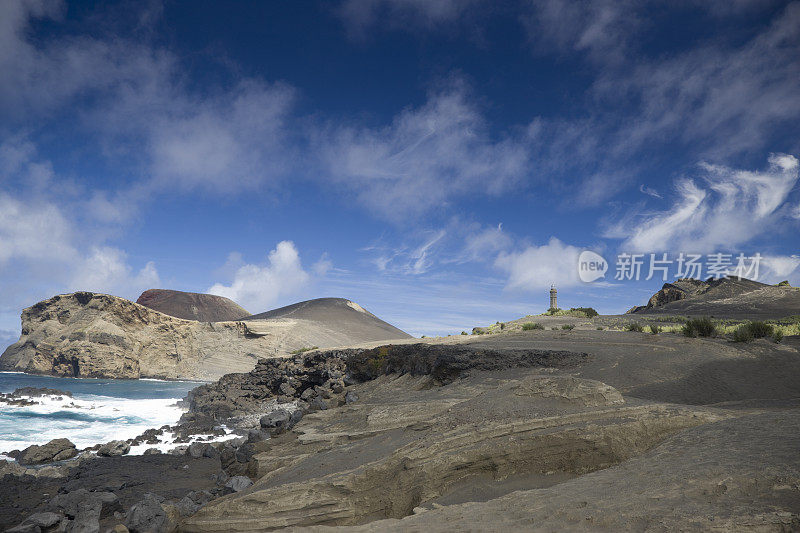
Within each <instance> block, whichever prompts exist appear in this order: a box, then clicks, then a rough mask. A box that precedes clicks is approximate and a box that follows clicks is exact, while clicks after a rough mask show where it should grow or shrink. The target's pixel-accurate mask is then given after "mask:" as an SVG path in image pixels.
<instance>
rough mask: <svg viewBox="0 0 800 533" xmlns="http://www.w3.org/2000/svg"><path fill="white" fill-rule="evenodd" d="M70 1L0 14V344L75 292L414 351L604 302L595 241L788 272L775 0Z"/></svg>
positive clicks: (614, 303)
mask: <svg viewBox="0 0 800 533" xmlns="http://www.w3.org/2000/svg"><path fill="white" fill-rule="evenodd" d="M92 4H94V3H92V2H58V1H34V0H30V1H22V0H6V1H4V2H2V3H0V44H2V45H1V46H0V72H2V76H0V344H8V343H10V342H13V340H15V339H16V337H17V335H18V333H19V313H20V311H21V309H22V308H24V307H27V306H29V305H32V304H33V303H35V302H36V301H38V300H41V299H43V298H46V297H49V296H51V295H53V294H56V293H64V292H70V291H74V290H93V291H101V292H108V293H112V294H116V295H120V296H124V297H126V298H131V299H135V298H136V297H137V296H138V294H139V293H140V292H141V291H142V290H144V289H146V288H150V287H167V288H175V289H180V290H188V291H198V292H213V293H217V294H222V295H225V296H229V297H232V298H234V299H235V300H237V301H238V302H239V303H240V304H242V305H243V306H245V307H246V308H247V309H248V310H250V311H251V312H254V313H255V312H260V311H263V310H265V309H269V308H274V307H277V306H280V305H285V304H288V303H291V302H294V301H298V300H301V299H306V298H312V297H321V296H342V297H347V298H350V299H353V300H355V301H357V302H358V303H360V304H361V305H363V306H364V307H366V308H368V309H370V310H371V311H373V312H374V313H376V314H378V315H379V316H381V317H383V318H385V319H386V320H389V321H390V322H393V323H395V324H396V325H398V326H399V327H401V328H404V329H406V330H408V331H409V332H411V333H414V334H417V335H421V334H427V335H433V334H443V333H454V332H455V333H457V332H459V331H461V330H464V329H466V330H469V329H470V328H471V327H472V326H474V325H479V324H486V323H491V322H494V321H496V320H510V319H513V318H517V317H519V316H521V315H524V314H528V313H538V312H542V311H544V310H545V308H546V307H547V305H548V295H547V290H548V288H549V286H550V284H551V283H556V284H557V285H558V287H559V289H560V290H559V295H560V296H559V302H560V304H561V306H562V307H570V306H593V307H595V308H597V309H598V310H599V311H601V312H603V313H619V312H624V311H625V310H627V309H628V308H629V307H631V306H632V305H636V304H641V303H643V302H645V301H646V299H647V297H648V295H649V294H650V293H652V292H653V291H654V290H656V289H657V288H658V287H660V285H661V284H662V283H663V281H662V280H660V279H651V280H644V279H642V280H640V281H638V282H637V281H630V280H616V279H614V262H615V257H616V256H617V255H618V254H619V253H621V252H630V253H637V252H638V253H643V254H645V256H646V257H647V256H648V255H649V254H650V253H659V254H660V253H668V254H670V258H674V257H677V256H678V254H679V253H681V252H687V253H698V254H710V253H715V252H721V253H730V254H733V255H734V256H735V255H736V254H739V253H743V254H746V255H747V256H748V257H749V256H752V255H753V254H755V253H759V254H761V256H763V260H762V262H761V270H760V279H761V280H762V281H767V282H777V281H780V280H782V279H789V280H790V281H792V282H793V284H798V283H800V269H798V265H800V258H798V257H797V254H798V253H800V251H798V248H799V246H798V245H799V244H800V237H798V226H800V191H798V187H797V179H798V161H797V158H798V157H800V126H799V125H798V124H800V122H798V118H800V3H798V2H778V1H769V0H759V1H749V0H736V1H708V0H703V1H692V0H682V1H680V2H651V1H640V2H630V1H625V0H623V1H613V2H612V1H585V2H566V1H556V0H544V1H523V0H520V1H510V2H504V3H502V5H501V6H498V5H496V4H497V3H495V2H488V1H484V0H461V1H457V0H438V1H436V0H342V1H339V2H226V3H224V4H222V3H218V2H177V1H170V2H158V1H151V2H131V1H122V2H110V3H107V4H106V5H104V6H102V7H96V6H93V5H92ZM587 249H588V250H593V251H595V252H598V253H600V254H601V255H603V257H605V258H606V260H608V261H609V262H610V264H611V268H610V269H609V271H608V272H607V274H606V277H605V278H603V279H600V280H598V281H596V282H594V283H584V282H582V281H581V280H580V279H579V277H578V273H577V267H576V265H577V257H578V254H579V253H580V252H581V251H583V250H587ZM670 276H671V277H674V276H672V273H670Z"/></svg>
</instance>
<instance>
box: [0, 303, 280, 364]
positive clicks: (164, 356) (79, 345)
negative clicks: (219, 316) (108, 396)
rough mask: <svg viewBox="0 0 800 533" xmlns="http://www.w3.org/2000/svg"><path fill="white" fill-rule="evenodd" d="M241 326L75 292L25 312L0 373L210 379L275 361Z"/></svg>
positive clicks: (266, 342) (265, 343) (266, 343)
mask: <svg viewBox="0 0 800 533" xmlns="http://www.w3.org/2000/svg"><path fill="white" fill-rule="evenodd" d="M275 353H276V349H275V347H274V346H273V345H272V343H271V342H270V339H269V337H268V336H263V337H255V336H253V335H250V334H249V333H248V330H247V327H246V326H245V325H244V324H243V323H241V322H216V323H208V322H195V321H190V320H182V319H179V318H174V317H171V316H168V315H165V314H163V313H159V312H157V311H154V310H152V309H149V308H147V307H144V306H142V305H139V304H136V303H133V302H130V301H128V300H125V299H123V298H118V297H116V296H109V295H106V294H95V293H90V292H76V293H73V294H65V295H59V296H54V297H52V298H50V299H48V300H44V301H42V302H39V303H37V304H36V305H33V306H31V307H29V308H27V309H25V310H24V311H23V312H22V335H21V336H20V339H19V341H18V342H17V343H16V344H13V345H11V346H9V347H8V349H6V351H5V352H4V353H3V355H2V357H0V370H16V371H24V372H28V373H33V374H49V375H56V376H73V377H92V378H100V377H107V378H131V379H135V378H164V379H199V380H213V379H217V378H219V377H220V376H222V375H223V374H226V373H229V372H247V371H249V370H251V369H252V368H253V366H254V365H255V363H256V361H257V360H258V358H259V357H269V356H274V355H275Z"/></svg>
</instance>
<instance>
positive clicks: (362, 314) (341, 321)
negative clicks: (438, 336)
mask: <svg viewBox="0 0 800 533" xmlns="http://www.w3.org/2000/svg"><path fill="white" fill-rule="evenodd" d="M241 320H243V321H246V322H247V325H248V327H250V328H251V329H254V328H255V329H257V328H259V325H260V324H272V323H291V324H292V325H293V329H294V330H295V331H297V332H298V333H299V332H300V331H303V330H307V329H309V327H308V326H310V327H312V328H313V329H314V330H315V332H317V331H318V334H319V335H321V337H320V342H314V343H313V344H314V345H316V346H323V344H324V345H328V346H333V345H344V344H352V343H360V342H369V341H381V340H391V339H405V338H409V337H411V335H409V334H408V333H406V332H405V331H403V330H401V329H398V328H396V327H394V326H393V325H391V324H389V323H387V322H384V321H383V320H381V319H380V318H378V317H376V316H375V315H373V314H372V313H370V312H369V311H367V310H366V309H364V308H363V307H361V306H360V305H358V304H357V303H355V302H352V301H350V300H347V299H345V298H317V299H314V300H307V301H305V302H298V303H296V304H292V305H287V306H286V307H281V308H278V309H273V310H271V311H266V312H264V313H259V314H257V315H251V316H247V317H244V318H242V319H241ZM323 330H324V331H323ZM328 337H330V338H328ZM336 339H340V340H338V342H337V340H336Z"/></svg>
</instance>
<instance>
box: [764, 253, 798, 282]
mask: <svg viewBox="0 0 800 533" xmlns="http://www.w3.org/2000/svg"><path fill="white" fill-rule="evenodd" d="M760 266H761V267H763V270H762V272H761V273H760V274H759V281H763V282H765V283H769V282H771V283H777V282H779V281H783V280H785V279H787V278H789V277H790V276H792V274H794V273H795V272H797V267H800V256H797V255H766V256H764V257H763V258H762V259H761V264H760Z"/></svg>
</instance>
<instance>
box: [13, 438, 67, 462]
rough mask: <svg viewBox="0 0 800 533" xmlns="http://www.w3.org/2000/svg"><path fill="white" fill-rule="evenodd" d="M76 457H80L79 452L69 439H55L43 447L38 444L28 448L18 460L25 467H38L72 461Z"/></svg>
mask: <svg viewBox="0 0 800 533" xmlns="http://www.w3.org/2000/svg"><path fill="white" fill-rule="evenodd" d="M76 455H78V450H77V449H76V448H75V445H74V444H72V442H70V441H69V439H53V440H51V441H50V442H48V443H47V444H42V445H41V446H38V445H36V444H34V445H33V446H28V447H27V448H25V449H24V450H22V453H21V454H20V455H19V457H18V459H17V460H18V461H19V463H20V464H23V465H38V464H42V463H52V462H53V461H63V460H64V459H71V458H73V457H75V456H76Z"/></svg>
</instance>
